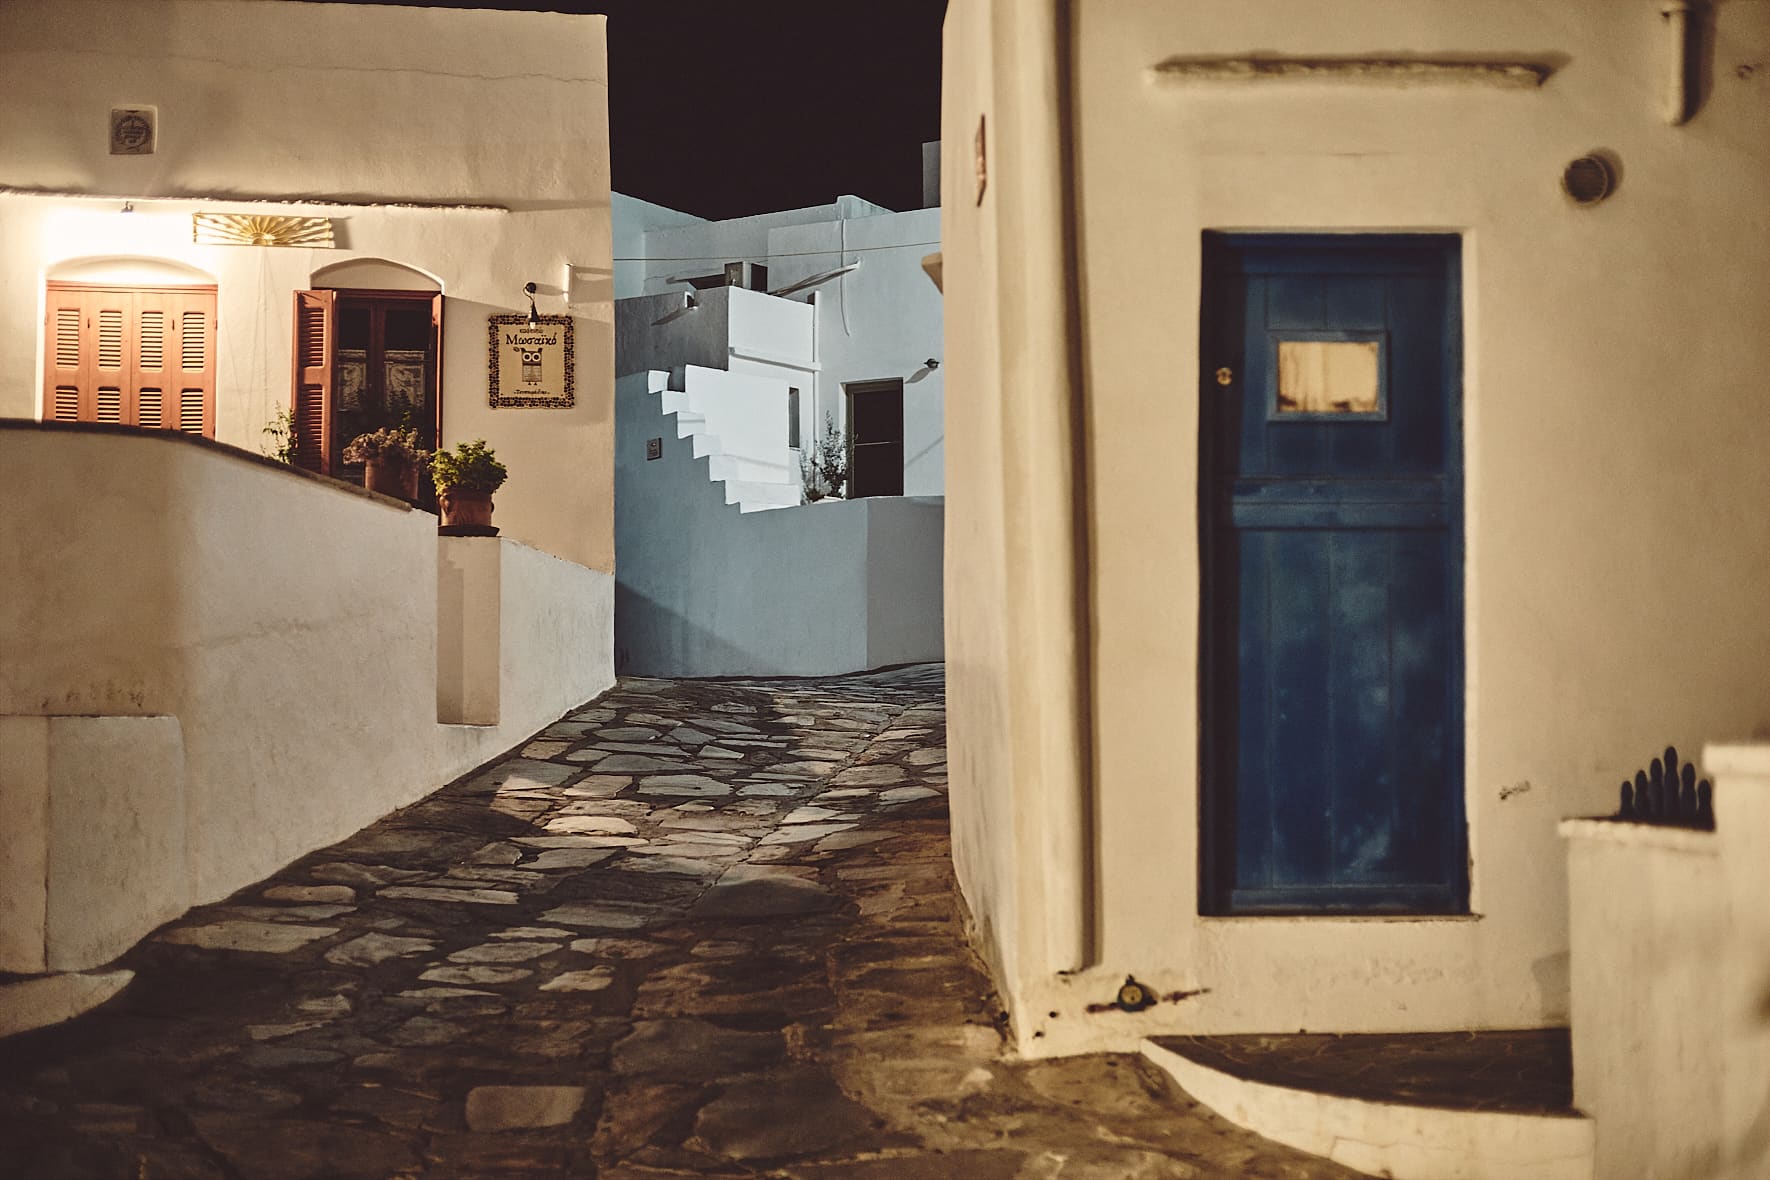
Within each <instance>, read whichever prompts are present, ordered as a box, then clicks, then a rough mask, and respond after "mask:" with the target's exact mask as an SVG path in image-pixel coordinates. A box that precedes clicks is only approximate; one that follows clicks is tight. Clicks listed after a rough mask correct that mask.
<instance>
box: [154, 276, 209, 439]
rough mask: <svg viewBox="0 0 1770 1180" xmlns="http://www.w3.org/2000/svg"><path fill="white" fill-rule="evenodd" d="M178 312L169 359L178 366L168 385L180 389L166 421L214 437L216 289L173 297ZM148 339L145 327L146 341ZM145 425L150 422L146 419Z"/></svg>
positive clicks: (170, 424)
mask: <svg viewBox="0 0 1770 1180" xmlns="http://www.w3.org/2000/svg"><path fill="white" fill-rule="evenodd" d="M170 302H171V304H172V307H173V308H174V310H175V312H176V315H175V318H174V333H173V336H172V338H171V339H169V340H168V341H167V346H166V350H167V354H168V363H172V362H173V361H174V360H175V361H176V365H177V369H176V372H174V374H173V377H174V380H173V381H172V382H170V383H169V387H170V388H171V389H174V390H176V391H177V395H178V397H177V416H176V417H174V416H173V414H172V407H171V406H168V407H167V409H166V418H165V425H166V426H167V427H168V428H172V427H177V428H178V429H179V430H182V431H184V432H185V433H186V434H200V435H202V436H203V437H204V438H214V437H215V292H214V291H213V290H209V291H189V292H186V293H184V294H182V295H180V296H178V297H176V298H175V299H173V300H171V301H170ZM145 340H146V332H145V327H144V332H143V341H144V342H145ZM142 425H143V426H146V425H147V423H146V422H143V423H142Z"/></svg>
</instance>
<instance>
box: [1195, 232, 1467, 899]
mask: <svg viewBox="0 0 1770 1180" xmlns="http://www.w3.org/2000/svg"><path fill="white" fill-rule="evenodd" d="M1458 274H1459V242H1458V239H1457V238H1455V237H1450V236H1444V235H1418V236H1413V235H1410V236H1372V235H1319V236H1318V235H1311V236H1293V235H1284V236H1276V235H1209V236H1208V237H1207V242H1206V280H1205V281H1206V290H1205V307H1206V313H1207V314H1206V321H1205V328H1204V333H1203V338H1202V345H1203V350H1202V358H1203V363H1204V369H1205V371H1204V373H1203V374H1202V375H1201V376H1202V385H1201V393H1200V397H1201V402H1202V404H1201V416H1202V422H1201V426H1202V435H1201V439H1202V448H1203V454H1202V460H1203V462H1202V464H1201V471H1202V473H1203V475H1202V479H1203V486H1202V487H1201V493H1202V494H1201V505H1202V512H1203V515H1204V520H1203V522H1202V523H1203V525H1204V528H1203V537H1204V552H1203V558H1204V570H1205V599H1204V601H1205V607H1204V618H1203V626H1204V636H1203V638H1204V650H1205V672H1204V680H1203V686H1202V687H1203V692H1202V701H1203V709H1204V717H1203V721H1204V737H1205V761H1204V783H1203V787H1204V790H1203V807H1204V820H1205V829H1206V832H1207V839H1206V840H1205V841H1204V842H1203V844H1202V847H1203V849H1204V856H1203V876H1204V881H1203V884H1204V890H1203V892H1202V897H1203V899H1204V909H1205V910H1206V912H1217V913H1307V912H1319V911H1353V912H1378V913H1380V912H1414V913H1454V912H1461V911H1463V910H1465V909H1466V907H1467V897H1468V882H1467V868H1466V862H1465V837H1464V829H1463V775H1462V757H1463V755H1462V750H1463V741H1462V695H1463V676H1462V667H1463V661H1462V649H1463V619H1462V548H1463V545H1462V538H1463V531H1462V517H1463V513H1462V486H1461V479H1460V472H1461V453H1462V442H1461V411H1460V406H1461V371H1462V366H1461V344H1460V341H1461V312H1460V302H1459V299H1458V282H1459V279H1458Z"/></svg>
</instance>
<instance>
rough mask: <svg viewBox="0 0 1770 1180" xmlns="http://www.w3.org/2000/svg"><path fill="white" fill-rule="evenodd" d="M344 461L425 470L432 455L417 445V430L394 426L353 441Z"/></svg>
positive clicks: (348, 447)
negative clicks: (387, 464) (423, 468)
mask: <svg viewBox="0 0 1770 1180" xmlns="http://www.w3.org/2000/svg"><path fill="white" fill-rule="evenodd" d="M344 461H345V462H346V463H391V464H394V465H396V466H407V467H423V466H425V465H427V464H428V463H429V462H430V452H429V451H426V450H425V449H424V448H422V447H420V446H419V445H418V432H417V431H416V430H411V429H402V428H400V427H397V426H392V427H384V428H383V429H381V430H376V431H372V432H371V433H369V434H359V435H357V436H356V437H355V438H353V439H351V440H350V442H349V444H348V445H346V446H345V448H344Z"/></svg>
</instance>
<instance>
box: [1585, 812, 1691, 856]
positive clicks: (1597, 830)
mask: <svg viewBox="0 0 1770 1180" xmlns="http://www.w3.org/2000/svg"><path fill="white" fill-rule="evenodd" d="M1557 830H1558V831H1559V832H1560V833H1561V838H1562V839H1563V840H1596V841H1597V842H1599V843H1601V844H1621V845H1625V846H1627V847H1630V848H1665V849H1670V850H1671V851H1673V852H1694V853H1698V854H1700V855H1703V856H1714V855H1716V854H1717V853H1718V852H1719V850H1720V845H1719V844H1718V843H1717V842H1716V840H1715V834H1714V833H1713V832H1706V831H1702V830H1701V829H1698V828H1677V827H1670V826H1667V825H1665V824H1638V823H1631V822H1630V821H1628V820H1611V819H1564V820H1562V821H1561V823H1560V824H1559V825H1558V827H1557Z"/></svg>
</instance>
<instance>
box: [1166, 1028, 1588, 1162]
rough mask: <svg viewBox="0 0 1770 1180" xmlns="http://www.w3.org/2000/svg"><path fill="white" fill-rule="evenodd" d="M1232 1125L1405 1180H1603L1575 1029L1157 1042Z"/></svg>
mask: <svg viewBox="0 0 1770 1180" xmlns="http://www.w3.org/2000/svg"><path fill="white" fill-rule="evenodd" d="M1142 1051H1143V1055H1144V1056H1145V1057H1147V1058H1148V1059H1149V1060H1150V1061H1152V1062H1154V1063H1155V1064H1156V1065H1157V1066H1159V1067H1160V1068H1162V1069H1163V1070H1164V1071H1166V1072H1167V1073H1168V1074H1169V1075H1170V1076H1172V1077H1173V1078H1174V1080H1175V1081H1177V1082H1178V1083H1179V1084H1180V1086H1181V1087H1182V1088H1183V1089H1185V1090H1186V1091H1187V1093H1189V1094H1190V1095H1191V1096H1192V1097H1193V1098H1195V1099H1197V1100H1198V1101H1199V1102H1201V1103H1203V1104H1204V1105H1205V1106H1208V1107H1210V1108H1211V1109H1212V1110H1214V1111H1216V1112H1217V1113H1218V1114H1220V1115H1222V1116H1223V1117H1225V1118H1227V1119H1228V1120H1229V1121H1230V1122H1232V1123H1235V1124H1236V1125H1238V1126H1241V1127H1245V1128H1247V1129H1248V1130H1252V1131H1256V1132H1258V1133H1259V1134H1262V1135H1265V1136H1266V1137H1267V1138H1269V1139H1273V1140H1275V1141H1277V1142H1279V1143H1283V1144H1286V1145H1287V1146H1291V1147H1296V1148H1300V1149H1301V1150H1304V1151H1308V1152H1312V1153H1314V1154H1316V1155H1319V1156H1323V1157H1325V1158H1328V1159H1331V1160H1333V1161H1335V1162H1336V1163H1340V1164H1344V1165H1346V1166H1347V1167H1351V1168H1356V1169H1358V1170H1359V1171H1362V1172H1367V1173H1369V1174H1372V1175H1380V1176H1388V1177H1393V1178H1394V1180H1447V1178H1450V1177H1455V1178H1457V1180H1592V1139H1593V1129H1592V1123H1591V1121H1590V1120H1589V1119H1587V1118H1585V1117H1584V1116H1583V1115H1581V1114H1580V1113H1579V1112H1578V1111H1577V1110H1575V1109H1574V1107H1573V1103H1572V1095H1573V1071H1572V1054H1571V1049H1570V1046H1569V1038H1568V1033H1567V1030H1566V1029H1528V1030H1508V1031H1481V1032H1442V1033H1395V1034H1321V1033H1317V1034H1307V1033H1298V1034H1274V1035H1262V1034H1244V1035H1234V1036H1196V1037H1188V1036H1171V1037H1155V1038H1151V1039H1149V1040H1146V1041H1144V1042H1143V1045H1142Z"/></svg>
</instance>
